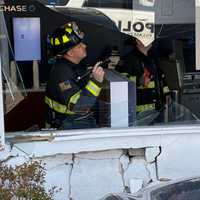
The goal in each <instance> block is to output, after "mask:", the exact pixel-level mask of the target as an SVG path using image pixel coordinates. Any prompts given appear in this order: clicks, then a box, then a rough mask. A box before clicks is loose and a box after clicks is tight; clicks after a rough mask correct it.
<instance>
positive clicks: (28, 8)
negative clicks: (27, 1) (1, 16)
mask: <svg viewBox="0 0 200 200" xmlns="http://www.w3.org/2000/svg"><path fill="white" fill-rule="evenodd" d="M35 10H36V6H35V5H0V11H3V12H19V13H22V12H34V11H35Z"/></svg>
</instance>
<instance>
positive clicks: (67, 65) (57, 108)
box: [45, 59, 101, 129]
mask: <svg viewBox="0 0 200 200" xmlns="http://www.w3.org/2000/svg"><path fill="white" fill-rule="evenodd" d="M84 74H86V68H84V67H83V66H80V65H77V64H73V63H71V62H69V61H68V60H65V59H59V60H57V62H56V64H55V65H54V66H53V67H52V70H51V72H50V77H49V81H48V83H47V88H46V96H45V105H46V106H45V107H46V123H47V124H48V125H50V127H54V128H61V129H76V128H94V127H96V121H95V118H94V110H95V106H96V99H97V97H98V96H99V94H100V91H101V86H100V83H98V82H96V81H95V80H93V79H92V78H89V77H88V76H87V77H86V78H80V77H82V76H84Z"/></svg>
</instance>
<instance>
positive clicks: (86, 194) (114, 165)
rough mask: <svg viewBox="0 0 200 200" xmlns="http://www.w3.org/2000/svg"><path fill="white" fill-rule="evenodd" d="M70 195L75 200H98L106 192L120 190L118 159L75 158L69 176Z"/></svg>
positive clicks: (120, 180) (121, 186) (121, 187)
mask: <svg viewBox="0 0 200 200" xmlns="http://www.w3.org/2000/svg"><path fill="white" fill-rule="evenodd" d="M71 188H72V192H71V197H72V199H75V200H89V199H91V200H99V199H100V198H101V197H103V196H104V195H105V194H107V193H111V192H122V191H123V182H122V176H121V174H120V173H119V159H102V160H94V159H92V160H91V159H80V158H76V159H75V163H74V167H73V171H72V176H71Z"/></svg>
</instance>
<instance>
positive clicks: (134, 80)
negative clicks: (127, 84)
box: [121, 72, 136, 83]
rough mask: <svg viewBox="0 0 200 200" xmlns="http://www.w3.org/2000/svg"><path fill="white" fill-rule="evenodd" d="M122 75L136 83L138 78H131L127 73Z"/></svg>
mask: <svg viewBox="0 0 200 200" xmlns="http://www.w3.org/2000/svg"><path fill="white" fill-rule="evenodd" d="M121 74H122V75H124V76H126V77H127V78H128V79H129V80H130V81H133V82H135V83H136V76H130V75H129V74H128V73H126V72H122V73H121Z"/></svg>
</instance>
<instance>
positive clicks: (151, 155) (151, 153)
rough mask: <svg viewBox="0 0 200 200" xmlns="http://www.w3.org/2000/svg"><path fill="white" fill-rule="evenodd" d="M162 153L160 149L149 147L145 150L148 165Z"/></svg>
mask: <svg viewBox="0 0 200 200" xmlns="http://www.w3.org/2000/svg"><path fill="white" fill-rule="evenodd" d="M159 153H160V150H159V147H147V148H146V149H145V158H146V161H147V162H148V163H151V162H154V161H155V158H156V156H158V155H159Z"/></svg>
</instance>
